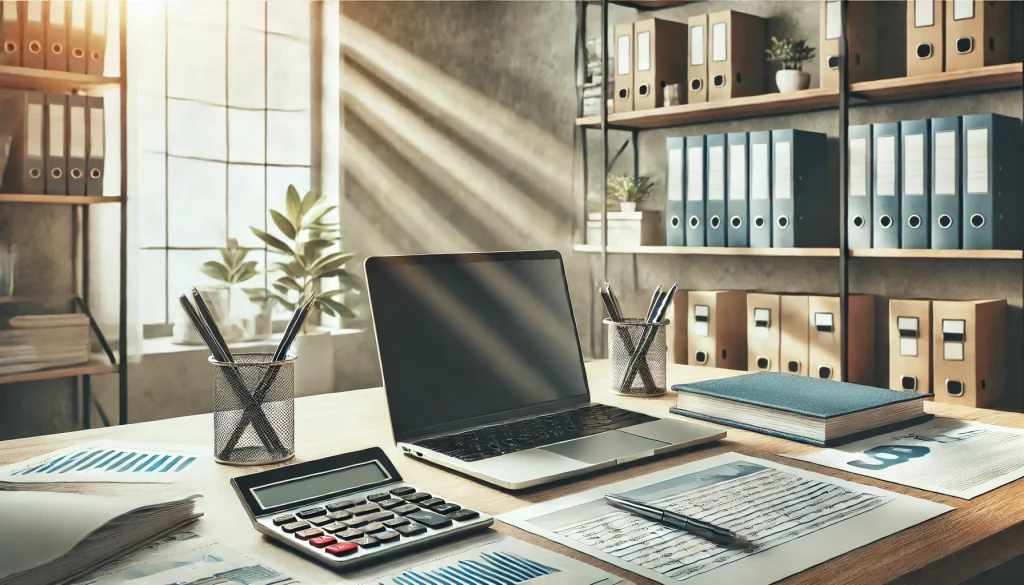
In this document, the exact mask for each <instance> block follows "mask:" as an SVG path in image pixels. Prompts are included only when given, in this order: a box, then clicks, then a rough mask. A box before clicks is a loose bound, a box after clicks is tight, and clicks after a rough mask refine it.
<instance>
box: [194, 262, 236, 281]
mask: <svg viewBox="0 0 1024 585" xmlns="http://www.w3.org/2000/svg"><path fill="white" fill-rule="evenodd" d="M199 270H200V271H201V272H202V273H203V274H205V275H206V276H209V277H210V278H212V279H214V280H219V281H220V282H227V283H230V282H231V276H230V275H229V274H228V269H227V267H226V266H224V265H223V264H221V263H220V262H213V261H210V262H203V265H202V266H201V267H200V268H199Z"/></svg>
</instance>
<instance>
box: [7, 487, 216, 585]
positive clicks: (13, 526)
mask: <svg viewBox="0 0 1024 585" xmlns="http://www.w3.org/2000/svg"><path fill="white" fill-rule="evenodd" d="M197 497H198V496H189V497H187V498H184V499H179V500H172V501H166V500H160V499H156V498H155V497H154V496H149V498H148V499H139V500H134V499H131V498H123V497H122V498H113V497H103V496H88V495H81V494H67V493H56V492H14V491H8V492H0V510H3V511H4V519H3V522H0V542H2V543H3V546H0V585H28V584H34V583H62V582H65V581H68V580H70V579H73V578H74V577H76V576H79V575H82V574H83V573H84V572H85V571H88V570H90V569H93V568H95V567H98V566H101V565H103V564H105V563H107V562H109V561H111V560H114V559H116V558H119V557H121V556H123V555H125V554H127V553H129V552H131V551H133V550H136V549H138V548H139V547H141V546H144V545H146V544H148V543H150V542H152V541H154V540H156V539H157V538H160V537H161V536H163V535H165V534H167V533H168V532H170V531H172V530H177V529H179V528H180V527H182V526H184V525H185V524H188V523H189V522H192V521H194V520H195V519H196V518H198V517H199V516H201V514H199V513H197V512H196V511H195V501H194V500H195V498H197Z"/></svg>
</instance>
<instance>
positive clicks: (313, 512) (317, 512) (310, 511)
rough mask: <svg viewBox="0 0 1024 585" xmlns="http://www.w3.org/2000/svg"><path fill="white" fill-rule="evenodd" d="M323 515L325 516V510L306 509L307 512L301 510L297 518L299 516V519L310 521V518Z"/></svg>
mask: <svg viewBox="0 0 1024 585" xmlns="http://www.w3.org/2000/svg"><path fill="white" fill-rule="evenodd" d="M323 515H324V509H323V508H306V509H305V510H300V511H299V513H298V514H296V516H298V517H299V518H302V519H303V520H308V519H310V518H316V517H317V516H323Z"/></svg>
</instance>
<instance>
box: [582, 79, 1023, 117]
mask: <svg viewBox="0 0 1024 585" xmlns="http://www.w3.org/2000/svg"><path fill="white" fill-rule="evenodd" d="M1022 75H1024V69H1022V67H1021V64H1020V63H1010V64H1008V65H993V66H991V67H983V68H981V69H970V70H967V71H949V72H945V73H936V74H932V75H917V76H914V77H898V78H893V79H882V80H879V81H862V82H860V83H854V84H852V85H851V86H850V93H851V95H852V96H853V97H856V98H861V99H862V100H864V101H863V102H862V103H854V104H851V105H852V106H857V105H869V104H875V103H882V102H892V101H900V100H911V99H919V98H926V97H939V96H943V95H951V94H962V93H966V92H975V91H989V90H994V89H1007V88H1012V87H1020V86H1021V79H1022ZM838 100H839V93H838V92H837V91H836V90H834V89H805V90H803V91H798V92H795V93H788V94H781V93H768V94H764V95H756V96H750V97H742V98H735V99H731V100H724V101H718V102H704V103H699V104H685V105H681V106H668V107H664V108H655V109H652V110H638V111H635V112H621V113H618V114H609V116H608V124H609V125H610V126H612V127H615V128H626V129H635V130H644V129H650V128H666V127H670V126H685V125H687V124H702V123H706V122H716V121H722V120H737V119H741V118H752V117H757V116H773V115H777V114H791V113H796V112H812V111H815V110H822V109H826V108H830V107H834V106H836V105H837V103H838ZM576 125H577V126H585V127H587V128H597V127H600V125H601V117H600V116H587V117H585V118H577V119H576Z"/></svg>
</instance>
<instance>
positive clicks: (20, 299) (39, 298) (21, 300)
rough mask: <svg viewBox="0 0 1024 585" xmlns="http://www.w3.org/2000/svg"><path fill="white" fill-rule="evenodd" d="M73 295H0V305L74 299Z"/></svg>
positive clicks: (56, 301)
mask: <svg viewBox="0 0 1024 585" xmlns="http://www.w3.org/2000/svg"><path fill="white" fill-rule="evenodd" d="M74 298H75V295H47V296H24V295H22V296H16V297H0V305H3V304H8V303H58V302H61V301H70V300H74Z"/></svg>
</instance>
